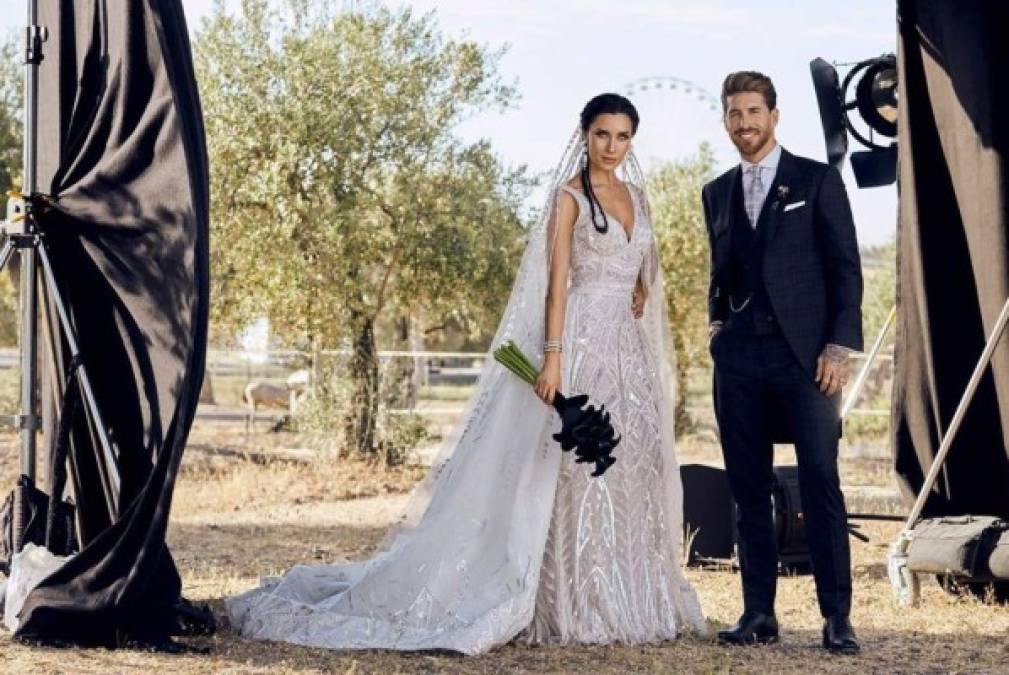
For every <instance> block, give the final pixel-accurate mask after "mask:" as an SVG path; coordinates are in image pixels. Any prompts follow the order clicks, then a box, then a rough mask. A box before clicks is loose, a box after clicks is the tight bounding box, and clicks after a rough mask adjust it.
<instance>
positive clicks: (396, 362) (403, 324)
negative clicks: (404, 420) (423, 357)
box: [383, 315, 418, 410]
mask: <svg viewBox="0 0 1009 675" xmlns="http://www.w3.org/2000/svg"><path fill="white" fill-rule="evenodd" d="M413 333H414V331H412V330H411V325H410V317H409V316H406V315H404V316H401V317H399V318H398V319H396V330H395V336H396V342H395V347H394V348H395V349H396V350H397V351H410V349H411V348H412V346H413V345H412V340H411V335H412V334H413ZM416 371H417V367H416V363H415V362H414V359H412V358H407V357H402V356H401V357H396V358H394V359H392V360H391V361H390V362H389V363H388V365H387V366H386V368H385V373H384V375H383V379H384V381H385V384H386V387H385V390H386V405H388V406H389V407H391V408H406V409H409V410H412V409H413V408H415V407H416V406H417V393H418V388H417V381H416V378H415V373H416Z"/></svg>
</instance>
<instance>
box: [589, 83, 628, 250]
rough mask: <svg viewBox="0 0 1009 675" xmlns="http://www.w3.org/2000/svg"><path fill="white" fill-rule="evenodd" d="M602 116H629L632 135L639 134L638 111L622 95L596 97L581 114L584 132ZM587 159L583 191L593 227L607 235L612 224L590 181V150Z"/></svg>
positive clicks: (600, 95)
mask: <svg viewBox="0 0 1009 675" xmlns="http://www.w3.org/2000/svg"><path fill="white" fill-rule="evenodd" d="M600 115H627V116H628V117H630V118H631V133H632V134H636V133H638V122H639V121H640V118H639V117H638V109H637V108H635V107H634V104H633V103H631V102H630V101H629V100H628V99H626V98H624V97H623V96H621V95H620V94H599V96H596V97H594V98H593V99H591V100H590V101H589V102H588V103H586V104H585V107H584V108H582V114H581V125H582V132H583V133H588V131H589V127H591V126H592V123H593V122H594V121H595V119H596V118H597V117H599V116H600ZM585 152H586V158H585V165H584V166H583V167H582V172H581V178H582V191H584V192H585V196H586V197H588V200H589V213H590V215H591V217H592V225H593V226H594V227H595V228H596V231H597V232H600V233H605V232H606V230H608V229H609V227H610V223H609V220H608V219H607V218H606V212H605V211H603V207H602V206H601V205H600V204H599V200H598V199H596V193H595V191H594V190H593V189H592V181H591V180H589V162H588V156H587V154H588V149H586V150H585ZM599 215H601V216H602V218H603V226H602V227H599V223H598V221H597V217H598V216H599Z"/></svg>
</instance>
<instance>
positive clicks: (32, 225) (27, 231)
mask: <svg viewBox="0 0 1009 675" xmlns="http://www.w3.org/2000/svg"><path fill="white" fill-rule="evenodd" d="M47 37H48V31H47V30H46V28H45V27H44V26H40V25H38V5H37V0H28V26H27V28H26V30H25V66H26V68H27V71H26V76H25V92H24V93H25V97H24V98H25V102H24V134H25V135H24V188H23V194H22V195H20V200H21V201H19V202H17V203H16V204H15V207H14V209H13V211H12V212H13V213H14V214H15V217H14V218H13V219H12V221H13V222H8V223H5V226H6V227H5V229H4V233H5V234H6V235H7V237H6V241H5V242H4V245H3V248H2V249H0V269H2V268H3V266H4V265H6V264H7V263H8V262H9V261H10V258H11V257H12V255H13V253H14V252H15V251H17V252H18V254H19V256H20V260H21V298H20V304H21V335H20V342H21V412H20V414H19V415H18V417H17V420H18V427H19V429H20V434H21V454H20V463H21V473H22V474H24V475H26V476H28V478H30V479H32V480H33V481H34V479H35V476H36V464H37V448H36V433H37V431H38V429H39V428H40V427H41V418H40V415H39V401H38V396H37V394H36V391H37V390H36V386H37V382H38V372H39V361H38V338H39V331H38V328H39V326H38V315H39V270H40V269H41V272H42V282H43V284H44V288H45V290H46V291H47V300H48V303H47V306H50V305H51V306H54V307H55V309H56V312H57V315H58V320H59V324H60V327H61V328H62V333H63V338H64V339H65V340H66V343H67V347H68V348H69V351H70V357H71V358H72V359H76V358H77V357H78V356H79V355H80V349H79V345H78V342H77V336H76V335H77V334H76V330H75V329H74V326H73V323H72V322H71V318H70V314H69V312H68V311H67V307H66V304H65V303H64V301H63V296H62V294H61V293H60V290H59V286H58V285H57V283H56V277H55V275H54V274H53V268H52V263H51V262H50V259H49V254H48V252H47V251H46V242H45V235H44V234H43V233H42V231H41V230H40V229H39V227H38V221H37V216H38V213H39V210H40V209H44V208H47V203H48V202H47V200H46V198H45V197H44V196H43V195H41V194H39V192H38V178H37V166H38V156H37V148H38V93H39V86H38V69H39V65H40V64H41V63H42V60H43V58H44V55H43V51H42V45H43V43H44V42H45V40H46V39H47ZM51 338H52V348H53V351H54V353H56V350H58V349H59V336H58V335H51ZM76 382H77V383H78V385H79V386H80V389H81V395H82V398H83V401H84V407H85V411H86V412H87V415H88V417H89V421H90V424H91V427H92V429H93V430H94V435H95V437H96V440H97V444H96V448H95V452H96V457H95V459H96V466H97V468H98V476H99V480H100V482H101V488H102V494H103V496H104V501H105V505H106V508H107V510H108V514H109V518H110V520H115V518H116V517H117V515H118V512H119V490H120V478H119V468H118V467H119V463H118V458H117V456H116V453H115V451H114V450H113V446H112V443H111V441H110V440H109V434H108V429H107V427H106V426H105V423H104V421H103V418H102V415H101V411H100V409H99V407H98V402H97V400H96V399H95V395H94V390H93V388H92V386H91V380H90V378H89V377H88V373H87V369H86V368H85V367H84V366H83V365H82V366H80V368H79V369H78V371H77V377H76ZM69 386H74V385H73V384H70V385H69ZM71 470H72V471H74V466H73V463H71ZM61 498H62V495H55V494H54V495H51V496H50V502H51V503H56V502H58V501H59V500H60V499H61ZM23 544H24V542H21V541H17V542H15V546H14V550H20V549H21V548H22V546H23Z"/></svg>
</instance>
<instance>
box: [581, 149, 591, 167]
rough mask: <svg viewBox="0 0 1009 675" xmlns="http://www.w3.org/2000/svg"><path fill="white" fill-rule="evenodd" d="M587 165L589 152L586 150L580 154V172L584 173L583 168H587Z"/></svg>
mask: <svg viewBox="0 0 1009 675" xmlns="http://www.w3.org/2000/svg"><path fill="white" fill-rule="evenodd" d="M588 165H589V151H588V150H586V151H585V152H583V153H582V161H581V168H582V170H583V171H584V170H585V167H587V166H588Z"/></svg>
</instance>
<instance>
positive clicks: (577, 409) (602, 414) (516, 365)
mask: <svg viewBox="0 0 1009 675" xmlns="http://www.w3.org/2000/svg"><path fill="white" fill-rule="evenodd" d="M494 359H495V360H496V361H497V362H498V363H500V364H501V365H503V366H504V367H505V368H507V369H508V370H510V371H511V372H512V373H513V374H514V375H516V376H517V377H518V378H519V379H521V380H523V381H524V382H526V384H528V385H530V386H532V385H534V384H535V383H536V376H537V375H538V371H537V370H536V368H535V367H534V366H533V365H532V363H530V361H529V359H528V358H526V355H525V354H523V353H522V350H521V349H519V347H518V345H516V344H515V342H514V341H512V340H509V341H508V342H506V343H505V344H504V345H502V346H501V347H498V348H497V349H495V350H494ZM588 400H589V397H588V396H587V395H585V394H578V395H577V396H564V395H563V394H561V393H560V392H557V394H555V395H554V401H553V407H554V410H556V411H557V413H558V414H559V415H560V416H561V430H560V433H556V434H553V438H554V440H555V441H557V442H558V443H560V445H561V450H563V451H564V452H568V451H570V450H574V451H575V457H576V459H575V461H576V462H593V463H594V464H595V470H594V471H593V472H592V475H593V476H601V475H603V473H605V472H606V469H608V468H610V467H611V466H612V465H613V463H614V462H616V461H617V460H616V458H615V457H613V454H612V453H613V448H615V447H617V444H618V443H620V436H617V435H616V432H615V431H614V429H613V425H612V424H611V423H610V414H609V413H608V412H606V406H605V405H600V406H599V408H596V407H595V406H592V405H586V404H587V403H588Z"/></svg>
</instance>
